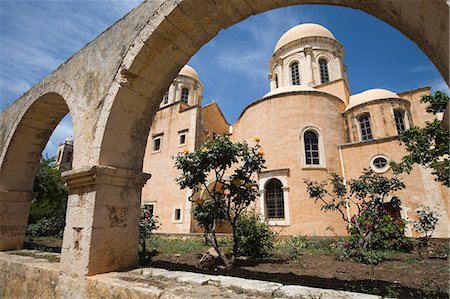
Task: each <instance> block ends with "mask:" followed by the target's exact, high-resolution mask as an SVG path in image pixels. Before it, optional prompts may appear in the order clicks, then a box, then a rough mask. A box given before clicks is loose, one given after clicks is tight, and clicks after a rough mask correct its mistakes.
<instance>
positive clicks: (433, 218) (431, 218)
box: [414, 206, 439, 256]
mask: <svg viewBox="0 0 450 299" xmlns="http://www.w3.org/2000/svg"><path fill="white" fill-rule="evenodd" d="M416 214H417V216H418V220H417V221H415V222H414V229H415V230H416V231H417V232H419V233H421V234H422V236H421V237H420V246H419V247H426V248H427V247H428V242H429V241H430V239H431V237H432V236H433V232H434V230H435V229H436V225H437V223H438V222H439V215H438V214H437V213H436V212H435V211H433V210H432V209H431V208H430V207H428V206H422V207H419V208H418V209H417V210H416ZM419 254H420V255H421V256H422V252H421V251H420V250H419Z"/></svg>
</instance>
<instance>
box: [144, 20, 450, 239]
mask: <svg viewBox="0 0 450 299" xmlns="http://www.w3.org/2000/svg"><path fill="white" fill-rule="evenodd" d="M269 81H270V82H269V84H270V92H269V93H267V94H266V95H264V96H263V97H262V98H261V99H259V100H257V101H255V102H253V103H252V104H250V105H248V106H247V107H246V108H245V109H244V111H243V112H242V114H241V115H240V117H239V119H238V120H237V122H236V123H235V124H233V125H229V124H228V122H227V121H226V119H225V117H224V116H223V114H222V112H221V111H220V109H219V106H218V105H217V103H214V102H212V103H211V104H208V105H206V106H202V90H203V86H202V84H201V81H200V79H199V76H198V74H197V73H196V72H195V70H194V69H192V68H191V67H189V66H185V67H184V68H183V69H182V70H181V71H180V73H179V75H178V76H177V77H176V78H175V80H174V81H173V83H172V84H171V86H170V87H169V89H168V92H167V93H166V95H165V96H164V99H163V100H162V102H161V105H160V109H159V111H158V113H157V114H156V117H155V120H154V122H153V125H152V128H151V132H150V135H149V138H148V144H147V150H146V155H145V158H144V169H143V171H144V172H147V173H151V174H154V175H153V176H152V178H151V179H150V180H149V181H148V182H147V184H146V185H145V186H144V188H143V191H142V204H143V205H145V206H147V207H148V208H150V209H151V210H152V211H153V213H154V214H155V215H157V216H158V217H159V221H160V222H161V224H162V226H161V228H160V230H159V232H164V233H192V232H200V230H199V228H198V226H197V225H196V224H195V221H193V219H192V214H191V209H192V202H191V201H189V197H190V196H191V195H192V194H191V193H190V192H191V191H190V190H180V189H179V186H178V185H177V184H176V182H175V178H176V177H178V176H179V175H180V173H179V172H178V170H177V169H175V167H174V160H173V159H172V157H173V156H175V155H176V154H177V153H178V152H180V151H183V150H189V151H193V150H194V149H195V148H196V147H198V146H200V145H201V144H203V142H204V141H205V140H206V138H207V135H208V134H210V133H219V134H221V133H227V134H231V138H232V140H233V141H238V142H247V143H249V144H250V145H254V141H253V136H259V137H260V138H261V144H262V146H263V148H264V151H265V153H266V156H265V157H266V166H267V169H265V170H264V171H263V172H261V173H260V174H259V175H258V178H257V180H258V181H259V186H260V194H261V196H260V198H259V200H258V201H257V202H256V203H255V205H254V208H256V209H257V210H258V211H259V212H260V213H261V214H262V215H263V217H264V218H265V219H266V220H267V221H268V222H269V224H270V225H272V226H273V228H274V230H275V231H277V232H279V233H280V234H286V235H294V234H300V235H316V236H327V235H333V234H335V233H337V234H345V233H346V229H345V224H344V223H343V221H342V219H341V218H340V215H339V214H338V213H332V212H327V213H326V212H324V211H322V210H321V206H320V204H319V203H317V204H316V203H314V201H313V200H312V199H310V198H309V196H308V194H307V190H306V184H305V183H304V179H311V180H315V181H323V180H327V179H328V177H329V172H331V171H333V172H336V173H338V174H339V175H341V176H343V177H344V179H345V180H349V179H350V178H357V177H359V175H360V174H361V173H362V171H363V169H364V168H369V167H370V168H372V169H373V170H374V171H375V172H376V173H380V174H384V175H387V176H392V175H393V174H392V171H391V170H390V168H389V161H391V160H394V161H399V160H401V158H402V157H403V156H404V155H406V154H407V152H406V150H405V149H404V147H402V146H401V145H400V143H399V141H398V135H399V134H400V133H401V132H402V131H403V130H405V129H408V128H410V127H411V126H413V125H414V126H424V125H425V121H429V120H432V118H433V117H434V116H433V115H431V114H429V113H426V112H425V105H423V104H421V103H420V98H421V97H422V96H423V95H426V94H429V93H430V89H429V87H425V88H420V89H416V90H412V91H407V92H403V93H399V94H396V93H394V92H392V91H389V90H385V89H370V90H367V91H364V92H361V93H358V94H354V95H351V94H350V91H349V88H348V82H347V74H346V66H345V65H344V48H343V46H342V45H341V44H340V43H339V42H338V41H337V40H336V38H335V37H334V35H333V34H332V33H331V32H330V31H329V30H328V29H326V28H325V27H323V26H321V25H318V24H301V25H298V26H295V27H293V28H292V29H290V30H288V31H287V32H286V33H285V34H284V35H283V36H282V37H281V38H280V39H279V41H278V43H277V45H276V46H275V49H274V52H273V54H272V56H271V58H270V61H269ZM401 179H402V180H403V181H404V182H405V184H406V188H405V189H404V190H401V191H399V192H397V194H396V195H397V196H398V197H399V198H400V199H401V200H402V202H403V209H402V210H401V211H398V212H399V214H400V216H401V217H402V218H404V219H414V217H415V215H414V211H415V210H416V208H418V207H419V206H420V205H427V206H430V207H433V208H434V209H435V210H437V211H438V212H439V214H440V216H441V218H440V222H439V226H438V229H437V230H436V231H435V236H436V237H448V235H449V232H448V224H449V218H448V214H447V211H448V208H449V199H448V189H447V188H446V187H444V186H442V185H441V184H439V183H437V182H435V181H434V178H433V176H432V175H431V172H430V171H429V170H427V169H424V168H422V167H419V166H415V167H414V169H413V171H412V172H411V174H409V175H401ZM196 196H197V197H198V196H202V194H197V195H194V199H195V197H196ZM355 212H356V211H355V209H354V207H352V206H350V207H349V210H348V214H351V215H353V214H354V213H355ZM330 227H332V228H333V230H330V229H329V228H330ZM406 234H407V235H410V236H412V235H414V232H413V231H412V228H411V227H408V228H407V231H406Z"/></svg>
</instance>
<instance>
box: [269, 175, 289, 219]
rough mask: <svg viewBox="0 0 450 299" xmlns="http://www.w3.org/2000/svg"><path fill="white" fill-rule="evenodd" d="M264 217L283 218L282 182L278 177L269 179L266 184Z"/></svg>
mask: <svg viewBox="0 0 450 299" xmlns="http://www.w3.org/2000/svg"><path fill="white" fill-rule="evenodd" d="M265 189H266V194H265V195H266V196H265V197H266V198H265V201H266V218H267V219H270V220H276V219H284V217H285V216H284V195H283V184H282V183H281V182H280V180H278V179H270V180H269V181H268V182H267V184H266V188H265Z"/></svg>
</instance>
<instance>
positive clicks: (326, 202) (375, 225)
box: [305, 169, 412, 263]
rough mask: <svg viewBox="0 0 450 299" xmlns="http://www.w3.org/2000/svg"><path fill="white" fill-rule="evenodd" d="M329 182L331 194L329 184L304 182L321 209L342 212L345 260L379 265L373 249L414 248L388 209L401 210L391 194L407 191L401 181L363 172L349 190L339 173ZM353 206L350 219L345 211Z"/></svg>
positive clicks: (398, 201) (397, 201)
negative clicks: (330, 189) (390, 207)
mask: <svg viewBox="0 0 450 299" xmlns="http://www.w3.org/2000/svg"><path fill="white" fill-rule="evenodd" d="M330 182H331V185H332V191H328V190H327V189H326V186H327V185H328V184H327V183H326V182H322V183H317V182H313V181H310V180H305V183H306V185H307V191H308V193H309V195H310V197H311V198H313V199H314V200H315V201H316V202H317V201H320V202H321V203H322V210H325V211H337V212H339V213H340V214H341V217H342V219H343V220H344V221H345V222H346V223H347V225H348V228H347V230H348V233H349V236H348V237H347V238H345V240H344V243H343V249H344V250H345V252H344V256H345V257H348V258H352V259H354V260H357V261H359V262H364V263H376V262H378V261H379V260H380V257H378V256H376V255H374V254H373V252H372V251H373V250H377V249H381V250H384V249H388V250H404V251H407V250H410V249H411V244H412V243H411V241H410V239H409V238H407V237H405V235H404V231H405V224H406V222H405V221H404V220H402V219H401V218H396V217H394V216H393V215H391V214H390V213H389V212H388V211H387V210H386V209H385V203H387V202H390V204H391V205H392V207H394V208H397V209H399V210H400V209H401V201H400V199H399V198H398V197H396V196H391V193H393V192H395V191H398V190H401V189H403V188H405V185H404V184H403V182H402V181H400V180H399V179H398V178H397V177H393V178H386V177H384V176H382V175H379V174H376V173H374V172H373V171H372V170H370V169H364V172H363V174H362V175H361V176H360V177H359V178H358V179H356V180H354V179H352V180H350V182H349V187H347V186H346V184H344V181H343V179H342V178H341V177H340V176H339V175H337V174H336V173H331V180H330ZM389 197H390V199H389ZM350 204H351V205H352V206H353V207H356V208H357V210H358V213H357V214H355V215H353V216H351V217H350V218H349V217H348V214H347V212H346V209H347V205H350Z"/></svg>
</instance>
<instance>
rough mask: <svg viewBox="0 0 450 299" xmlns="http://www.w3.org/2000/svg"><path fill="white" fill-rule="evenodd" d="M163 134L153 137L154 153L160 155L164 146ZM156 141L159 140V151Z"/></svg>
mask: <svg viewBox="0 0 450 299" xmlns="http://www.w3.org/2000/svg"><path fill="white" fill-rule="evenodd" d="M163 135H164V134H163V133H159V134H155V135H153V137H152V153H159V152H161V150H162V144H163ZM156 140H159V147H158V149H155V142H156Z"/></svg>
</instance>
